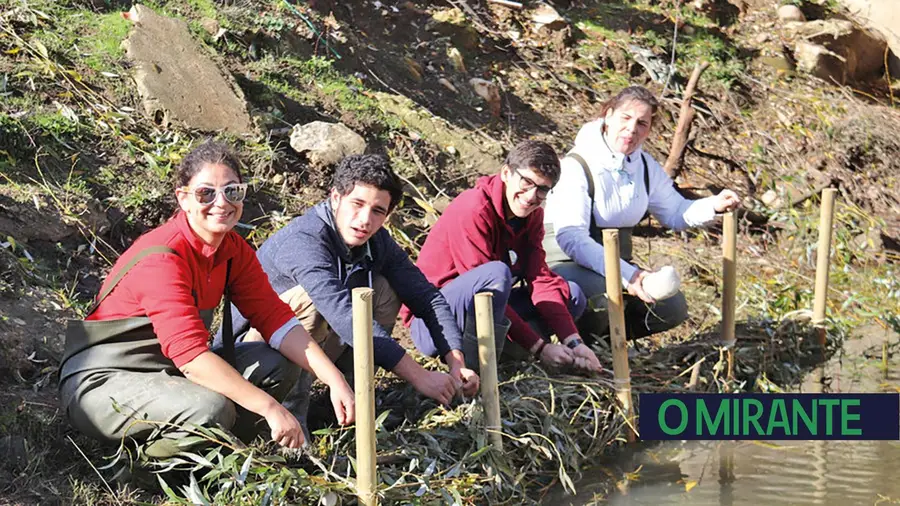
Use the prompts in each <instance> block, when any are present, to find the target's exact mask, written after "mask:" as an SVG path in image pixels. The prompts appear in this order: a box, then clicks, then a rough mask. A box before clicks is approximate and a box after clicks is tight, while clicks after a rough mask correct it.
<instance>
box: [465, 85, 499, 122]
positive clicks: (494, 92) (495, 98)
mask: <svg viewBox="0 0 900 506" xmlns="http://www.w3.org/2000/svg"><path fill="white" fill-rule="evenodd" d="M469 84H471V85H472V88H473V89H474V90H475V93H476V94H477V95H478V96H479V97H481V98H483V99H484V101H485V102H487V103H488V109H489V110H490V111H491V116H494V117H495V118H498V117H500V108H501V102H500V87H498V86H497V85H496V84H495V83H493V82H491V81H488V80H486V79H480V78H478V77H473V78H472V79H469Z"/></svg>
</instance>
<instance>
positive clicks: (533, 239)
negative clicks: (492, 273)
mask: <svg viewBox="0 0 900 506" xmlns="http://www.w3.org/2000/svg"><path fill="white" fill-rule="evenodd" d="M504 187H505V185H504V184H503V181H502V180H501V179H500V176H499V175H494V176H489V177H482V178H480V179H479V180H478V183H477V184H476V185H475V188H472V189H470V190H466V191H464V192H463V193H461V194H460V195H459V196H458V197H456V198H455V199H454V200H453V202H451V203H450V205H449V206H448V207H447V209H446V210H445V211H444V213H443V214H442V215H441V218H440V219H439V220H438V221H437V223H436V224H435V225H434V227H432V229H431V232H429V234H428V239H426V240H425V245H424V246H423V247H422V251H421V252H420V253H419V259H418V261H417V262H416V266H418V267H419V269H420V270H421V271H422V272H423V273H424V274H425V276H426V277H427V278H428V280H429V281H431V282H432V283H433V284H435V285H436V286H438V287H439V288H440V287H443V286H444V285H445V284H447V283H449V282H450V281H451V280H453V279H454V278H456V277H457V276H459V275H460V274H462V273H464V272H467V271H470V270H472V269H474V268H475V267H478V266H479V265H482V264H485V263H487V262H491V261H495V260H500V261H503V262H505V263H507V264H508V263H509V262H510V255H509V251H514V252H515V257H516V262H515V263H514V264H512V265H511V266H510V269H511V271H512V274H513V276H515V277H517V278H519V279H524V280H526V281H527V282H528V285H529V286H530V287H531V290H532V292H531V301H532V302H533V303H534V305H535V307H536V308H537V310H538V313H539V314H540V315H541V318H543V320H544V321H545V322H546V323H547V324H548V325H549V326H550V328H551V329H552V330H553V332H554V333H556V335H557V336H559V338H560V339H562V338H565V337H567V336H570V335H572V334H574V333H576V332H577V330H576V328H575V322H574V321H573V320H572V315H571V313H569V310H568V307H567V301H568V300H569V284H568V283H567V282H566V280H565V279H563V278H562V277H560V276H559V275H557V274H555V273H554V272H553V271H551V270H550V268H549V267H547V261H546V255H545V253H544V248H543V246H542V245H541V242H542V241H543V239H544V210H543V209H537V210H536V211H534V212H533V213H531V214H530V215H528V217H527V218H525V225H524V226H523V227H521V228H520V230H519V231H518V232H515V231H513V229H512V228H511V227H510V226H509V224H508V223H507V221H506V218H505V211H504ZM404 312H405V313H404V319H405V320H407V322H408V320H409V316H408V315H407V313H408V311H407V310H406V308H404ZM506 317H507V318H509V320H510V322H511V323H512V326H511V327H510V329H509V338H510V339H511V340H513V341H515V342H516V343H518V344H520V345H521V346H523V347H524V348H526V349H530V348H531V347H532V346H534V344H535V343H537V341H538V339H541V337H540V336H539V335H538V334H537V333H536V332H535V331H534V330H533V329H532V328H531V326H530V325H528V324H527V323H526V322H525V320H523V319H522V318H521V317H520V316H519V315H518V314H516V313H515V311H513V310H512V308H511V307H509V306H507V307H506Z"/></svg>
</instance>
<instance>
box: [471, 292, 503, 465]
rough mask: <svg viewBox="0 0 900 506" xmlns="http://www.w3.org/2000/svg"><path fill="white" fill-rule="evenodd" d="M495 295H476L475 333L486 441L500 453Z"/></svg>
mask: <svg viewBox="0 0 900 506" xmlns="http://www.w3.org/2000/svg"><path fill="white" fill-rule="evenodd" d="M493 299H494V294H492V293H478V294H475V331H476V332H477V334H478V362H479V365H480V368H481V370H480V372H481V402H482V405H483V406H484V421H485V423H484V428H485V430H486V431H487V437H488V441H490V442H491V446H493V447H494V449H496V450H498V451H503V435H502V434H501V431H502V430H503V427H502V425H501V420H500V389H499V387H498V385H497V345H496V342H495V341H494V303H493Z"/></svg>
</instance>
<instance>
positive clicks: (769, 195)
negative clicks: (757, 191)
mask: <svg viewBox="0 0 900 506" xmlns="http://www.w3.org/2000/svg"><path fill="white" fill-rule="evenodd" d="M759 200H760V202H762V203H763V204H765V205H766V206H768V207H778V206H777V205H776V204H778V203H779V202H780V201H779V199H778V193H776V192H775V190H769V191H767V192H766V193H763V194H762V197H760V198H759Z"/></svg>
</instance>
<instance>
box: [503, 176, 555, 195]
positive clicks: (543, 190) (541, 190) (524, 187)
mask: <svg viewBox="0 0 900 506" xmlns="http://www.w3.org/2000/svg"><path fill="white" fill-rule="evenodd" d="M513 172H515V173H516V175H517V176H519V190H521V191H523V192H526V193H527V192H529V191H531V189H532V188H537V191H536V192H535V193H537V198H538V199H539V200H546V199H547V195H549V194H550V190H552V189H553V187H552V186H544V185H540V184H537V183H535V182H534V181H532V180H531V179H530V178H527V177H525V176H523V175H522V173H521V172H519V169H513Z"/></svg>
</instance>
